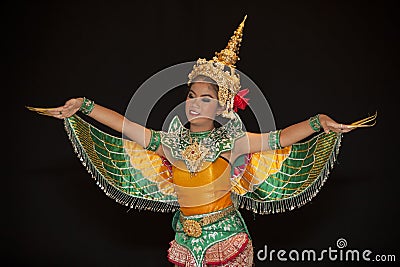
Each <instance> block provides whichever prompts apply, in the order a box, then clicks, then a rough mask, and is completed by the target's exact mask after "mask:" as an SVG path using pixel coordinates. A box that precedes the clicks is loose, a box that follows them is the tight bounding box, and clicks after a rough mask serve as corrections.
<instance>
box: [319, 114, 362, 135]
mask: <svg viewBox="0 0 400 267" xmlns="http://www.w3.org/2000/svg"><path fill="white" fill-rule="evenodd" d="M319 122H320V123H321V127H322V129H323V130H324V132H325V133H329V132H330V131H332V132H335V133H347V132H350V131H351V130H353V129H354V127H351V126H350V125H346V124H342V123H337V122H336V121H334V120H333V119H331V118H330V117H329V116H327V115H324V114H321V115H319Z"/></svg>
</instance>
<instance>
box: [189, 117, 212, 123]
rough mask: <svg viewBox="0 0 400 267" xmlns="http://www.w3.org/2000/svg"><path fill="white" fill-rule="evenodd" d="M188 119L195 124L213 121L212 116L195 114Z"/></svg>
mask: <svg viewBox="0 0 400 267" xmlns="http://www.w3.org/2000/svg"><path fill="white" fill-rule="evenodd" d="M187 118H188V121H189V122H190V123H191V124H193V125H202V124H206V123H210V121H213V120H212V119H210V118H206V117H193V116H187Z"/></svg>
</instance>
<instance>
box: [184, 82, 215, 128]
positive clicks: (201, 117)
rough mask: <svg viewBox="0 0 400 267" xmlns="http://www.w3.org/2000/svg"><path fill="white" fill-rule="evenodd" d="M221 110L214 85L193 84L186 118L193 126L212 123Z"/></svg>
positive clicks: (186, 109)
mask: <svg viewBox="0 0 400 267" xmlns="http://www.w3.org/2000/svg"><path fill="white" fill-rule="evenodd" d="M221 110H222V107H221V106H220V105H219V103H218V94H217V91H216V90H215V89H214V87H213V85H212V84H210V83H207V82H195V83H193V84H192V86H191V87H190V90H189V93H188V95H187V98H186V105H185V111H186V116H187V118H188V120H189V122H190V123H191V124H195V125H201V124H204V123H210V121H214V118H215V116H216V114H217V113H219V112H220V111H221Z"/></svg>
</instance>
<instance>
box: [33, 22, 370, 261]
mask: <svg viewBox="0 0 400 267" xmlns="http://www.w3.org/2000/svg"><path fill="white" fill-rule="evenodd" d="M243 26H244V21H243V22H242V23H241V24H240V26H239V28H238V29H237V30H236V31H235V34H234V35H233V36H232V38H231V40H230V41H229V43H228V45H227V47H226V48H225V49H223V50H222V51H221V52H219V53H217V54H216V56H215V57H214V58H213V59H212V60H209V61H207V60H205V59H199V60H198V61H197V63H196V64H195V66H194V67H193V70H192V72H191V73H190V74H189V82H188V85H189V91H188V94H187V98H186V103H185V113H186V117H187V119H188V121H189V125H190V126H189V128H185V127H184V126H183V124H182V122H181V121H180V120H179V118H178V117H175V118H174V119H173V120H172V122H171V123H170V126H169V129H168V131H167V132H162V131H155V130H152V129H148V128H146V127H144V126H142V125H139V124H137V123H135V122H132V121H130V120H128V119H126V118H125V117H124V116H123V115H121V114H118V113H117V112H115V111H113V110H110V109H108V108H106V107H103V106H101V105H98V104H95V103H94V101H91V100H88V99H86V98H74V99H70V100H68V101H67V102H66V103H65V105H63V106H60V107H57V108H52V109H37V108H31V109H32V110H34V111H37V112H39V113H41V114H44V115H49V116H53V117H55V118H58V119H64V120H65V126H66V130H67V132H68V134H69V137H70V139H71V141H72V143H73V145H74V147H75V151H76V152H77V153H78V155H79V157H80V158H81V160H82V162H83V163H84V165H85V166H86V167H87V169H88V171H89V172H90V173H91V174H92V176H93V177H94V178H95V179H96V180H97V181H98V183H99V185H100V187H101V188H102V189H103V190H104V191H105V192H106V193H107V195H108V196H110V197H112V198H114V199H115V200H116V201H118V202H119V203H121V204H124V205H127V206H130V207H135V208H144V209H150V210H155V211H175V210H178V211H177V212H176V213H175V216H174V219H173V227H174V229H175V232H176V235H175V239H174V240H173V241H172V242H171V243H170V245H171V246H170V248H169V250H168V259H169V261H170V262H172V263H173V264H175V265H176V266H252V265H253V247H252V243H251V237H250V235H249V233H248V230H247V228H246V225H245V223H244V221H243V219H242V217H241V215H240V213H239V211H238V208H241V207H243V208H248V209H251V210H252V211H254V212H258V213H261V214H266V213H274V212H282V211H286V210H290V209H293V208H294V207H299V206H301V205H303V204H304V203H306V202H307V201H309V200H310V199H311V198H312V197H313V196H314V195H315V194H316V192H318V190H319V189H320V187H321V186H322V184H323V182H324V181H325V179H326V178H327V173H328V171H329V168H330V167H332V164H333V162H334V160H335V156H336V154H337V153H338V147H339V144H340V137H341V134H342V133H347V132H349V131H351V130H352V129H354V128H356V127H360V126H366V125H365V124H366V123H367V122H368V121H370V120H369V119H371V118H368V119H365V120H361V121H359V122H358V123H356V124H352V125H344V124H340V123H337V122H335V121H334V120H333V119H331V118H330V117H329V116H327V115H324V114H319V115H316V116H313V117H312V118H310V119H307V120H304V121H302V122H300V123H297V124H294V125H291V126H289V127H287V128H285V129H283V130H277V131H272V132H268V133H251V132H245V131H244V130H243V127H242V122H241V120H240V118H239V116H238V115H237V113H235V112H234V111H235V110H236V109H237V108H238V101H239V102H240V101H241V104H242V108H243V102H244V103H245V102H246V99H245V98H243V95H242V94H240V93H239V92H240V90H239V89H240V79H239V76H238V74H237V73H236V72H235V66H234V64H235V63H236V61H237V59H238V57H237V54H238V50H239V46H240V42H241V38H242V30H243ZM240 96H242V97H240ZM244 106H245V105H244ZM78 111H81V112H82V113H83V114H86V115H88V116H90V117H91V118H93V119H95V120H97V121H98V122H100V123H102V124H104V125H106V126H108V127H110V128H112V129H114V130H116V131H118V132H121V133H122V132H123V133H124V135H125V136H126V137H127V139H121V138H117V137H113V136H110V135H108V134H106V133H103V132H101V131H100V130H98V129H96V128H95V127H93V126H92V125H90V124H88V123H86V122H84V121H83V120H82V119H80V118H79V117H78V116H76V115H75V114H76V113H77V112H78ZM218 117H225V118H227V122H226V123H224V124H223V125H221V126H219V127H215V121H216V120H217V118H218ZM367 126H368V125H367ZM321 129H323V133H321V134H319V135H317V136H316V137H314V138H313V139H311V140H309V141H307V142H305V143H297V142H299V141H301V140H303V139H305V138H307V137H309V136H311V135H313V134H314V133H316V132H318V131H320V130H321ZM128 139H130V140H128ZM299 162H300V164H299Z"/></svg>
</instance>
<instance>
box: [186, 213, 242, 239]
mask: <svg viewBox="0 0 400 267" xmlns="http://www.w3.org/2000/svg"><path fill="white" fill-rule="evenodd" d="M234 210H235V208H234V207H233V206H229V207H228V208H226V209H224V210H222V211H220V212H216V213H214V214H210V215H205V216H204V217H201V218H200V220H198V221H196V220H192V219H187V218H185V216H184V215H182V213H181V216H180V218H179V221H180V222H181V223H182V225H183V231H184V232H185V234H187V235H188V236H193V237H199V236H201V232H202V227H203V226H206V225H208V224H212V223H214V222H216V221H218V220H220V219H222V218H224V217H225V216H226V215H228V214H230V213H232V212H233V211H234Z"/></svg>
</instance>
